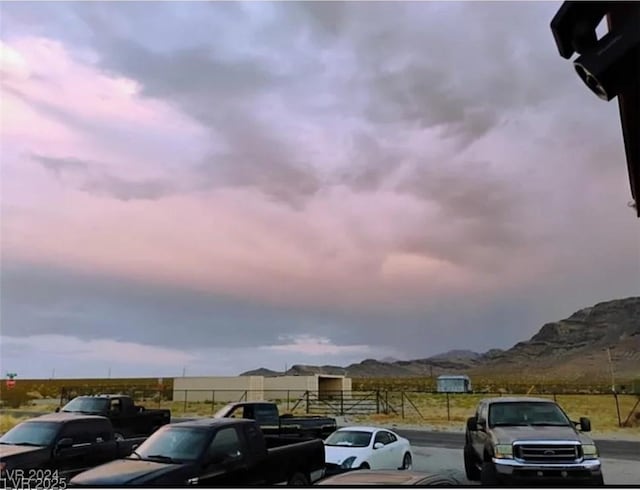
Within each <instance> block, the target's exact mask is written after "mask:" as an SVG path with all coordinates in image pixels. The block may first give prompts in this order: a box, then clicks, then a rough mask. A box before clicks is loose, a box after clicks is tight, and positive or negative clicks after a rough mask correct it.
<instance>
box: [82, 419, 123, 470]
mask: <svg viewBox="0 0 640 490" xmlns="http://www.w3.org/2000/svg"><path fill="white" fill-rule="evenodd" d="M88 432H89V434H90V438H91V439H90V442H91V449H90V451H89V455H88V456H87V464H88V465H89V466H99V465H101V464H103V463H107V462H109V461H112V460H113V459H115V458H116V456H117V454H118V450H117V444H116V442H115V440H114V438H113V430H112V428H111V424H110V423H109V421H108V420H94V421H89V426H88Z"/></svg>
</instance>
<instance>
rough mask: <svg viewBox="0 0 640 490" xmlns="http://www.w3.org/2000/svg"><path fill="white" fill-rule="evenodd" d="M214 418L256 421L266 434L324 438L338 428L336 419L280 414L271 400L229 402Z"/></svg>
mask: <svg viewBox="0 0 640 490" xmlns="http://www.w3.org/2000/svg"><path fill="white" fill-rule="evenodd" d="M213 417H214V418H229V417H236V418H243V419H252V420H255V421H256V422H258V425H259V426H260V428H261V429H262V431H263V432H264V433H265V434H267V435H292V436H300V437H318V438H320V439H325V438H327V437H328V436H329V435H331V434H332V433H333V432H335V431H336V430H337V429H338V424H337V422H336V419H333V418H330V417H320V416H315V415H311V416H306V417H296V416H293V415H288V414H287V415H280V413H279V411H278V405H276V404H275V403H271V402H238V403H229V404H228V405H225V406H224V407H222V408H221V409H220V410H218V411H217V412H216V413H215V414H214V416H213Z"/></svg>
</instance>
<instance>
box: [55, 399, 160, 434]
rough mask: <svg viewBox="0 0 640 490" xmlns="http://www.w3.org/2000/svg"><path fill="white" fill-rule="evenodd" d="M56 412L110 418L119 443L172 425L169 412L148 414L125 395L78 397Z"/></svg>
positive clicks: (154, 411)
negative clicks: (166, 425)
mask: <svg viewBox="0 0 640 490" xmlns="http://www.w3.org/2000/svg"><path fill="white" fill-rule="evenodd" d="M56 412H63V413H81V414H84V415H102V416H103V417H107V418H108V419H109V420H111V423H112V424H113V429H114V431H115V437H116V439H117V440H121V439H124V438H125V437H134V436H148V435H149V434H152V433H153V432H155V431H156V430H158V428H160V427H162V426H163V425H165V424H168V423H169V422H171V411H170V410H159V409H158V410H155V409H154V410H149V409H147V408H145V407H140V406H137V405H136V404H135V403H134V402H133V400H132V399H131V397H129V396H126V395H94V396H77V397H75V398H74V399H73V400H71V401H70V402H69V403H67V404H66V405H65V406H64V407H62V408H61V409H57V410H56Z"/></svg>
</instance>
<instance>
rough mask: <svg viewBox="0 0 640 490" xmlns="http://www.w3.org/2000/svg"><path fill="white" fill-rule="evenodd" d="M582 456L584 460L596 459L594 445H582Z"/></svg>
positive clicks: (596, 451)
mask: <svg viewBox="0 0 640 490" xmlns="http://www.w3.org/2000/svg"><path fill="white" fill-rule="evenodd" d="M582 455H583V456H584V459H596V458H597V457H598V448H597V447H596V446H595V444H583V445H582Z"/></svg>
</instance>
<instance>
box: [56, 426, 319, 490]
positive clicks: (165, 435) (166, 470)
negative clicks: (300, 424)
mask: <svg viewBox="0 0 640 490" xmlns="http://www.w3.org/2000/svg"><path fill="white" fill-rule="evenodd" d="M324 466H325V456H324V444H323V442H322V441H321V440H320V439H311V440H300V439H299V438H287V437H280V436H266V435H264V434H263V433H262V431H261V430H260V427H259V426H258V424H257V423H256V422H255V420H246V419H199V420H192V421H189V422H180V423H178V424H170V425H165V426H164V427H162V428H161V429H159V430H158V431H157V432H156V433H155V434H153V435H152V436H150V437H149V439H147V440H146V441H145V442H144V443H143V444H142V445H141V446H140V447H138V448H137V449H136V451H135V452H134V453H132V454H131V456H129V457H128V458H126V459H120V460H117V461H113V462H111V463H107V464H104V465H102V466H98V467H97V468H94V469H91V470H88V471H85V472H83V473H80V474H79V475H77V476H76V477H74V478H73V479H72V480H71V481H70V483H69V486H116V487H122V486H125V485H135V486H160V485H161V486H167V485H168V486H172V487H177V486H183V485H206V486H212V485H215V486H219V485H222V486H248V485H275V484H289V485H309V484H311V483H313V482H315V481H317V480H319V479H320V478H322V476H323V475H324Z"/></svg>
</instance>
